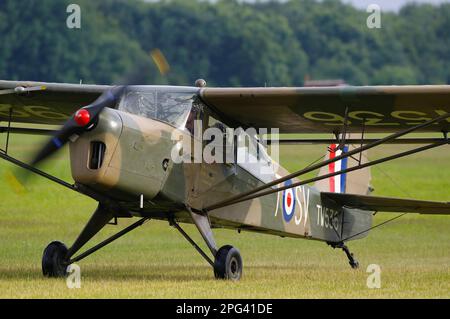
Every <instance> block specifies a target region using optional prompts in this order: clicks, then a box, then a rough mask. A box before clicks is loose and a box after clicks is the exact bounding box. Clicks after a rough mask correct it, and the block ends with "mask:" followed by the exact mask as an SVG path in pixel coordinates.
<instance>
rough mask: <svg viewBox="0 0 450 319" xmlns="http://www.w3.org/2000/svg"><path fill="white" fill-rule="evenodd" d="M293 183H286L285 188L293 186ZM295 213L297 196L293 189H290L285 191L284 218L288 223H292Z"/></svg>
mask: <svg viewBox="0 0 450 319" xmlns="http://www.w3.org/2000/svg"><path fill="white" fill-rule="evenodd" d="M291 184H292V182H291V181H290V180H289V181H286V182H285V183H284V186H289V185H291ZM294 212H295V194H294V189H293V188H288V189H286V190H284V191H283V217H284V220H285V221H286V222H290V221H291V219H292V217H294Z"/></svg>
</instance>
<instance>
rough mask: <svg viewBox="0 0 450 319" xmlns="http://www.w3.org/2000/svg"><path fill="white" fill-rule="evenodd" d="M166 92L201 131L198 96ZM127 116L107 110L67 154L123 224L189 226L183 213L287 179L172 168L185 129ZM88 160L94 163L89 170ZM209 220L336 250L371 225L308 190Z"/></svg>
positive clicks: (230, 169) (232, 169) (122, 110)
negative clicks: (117, 208) (128, 220)
mask: <svg viewBox="0 0 450 319" xmlns="http://www.w3.org/2000/svg"><path fill="white" fill-rule="evenodd" d="M142 90H143V91H145V92H146V93H145V94H144V95H141V97H142V96H144V98H147V99H154V101H159V102H155V103H161V105H163V104H164V103H172V102H173V101H174V100H176V99H175V98H173V99H172V96H169V97H167V96H165V95H163V94H161V93H160V92H163V93H164V94H165V92H166V91H167V90H168V89H167V88H147V89H145V88H143V89H142ZM146 90H148V91H149V92H147V91H146ZM169 91H170V92H171V94H175V95H176V96H183V98H184V99H185V100H183V101H184V102H183V103H187V102H186V101H190V102H189V103H197V104H201V106H202V108H203V111H204V112H203V119H202V120H203V121H204V123H207V121H208V116H209V112H208V106H207V105H206V104H204V103H203V102H202V101H201V100H200V98H199V96H198V89H195V88H178V89H175V91H174V89H173V88H171V89H170V90H169ZM153 94H154V96H153ZM177 94H178V95H177ZM160 96H163V97H164V99H162V100H161V99H160ZM166 98H167V100H165V99H166ZM152 101H153V100H152ZM133 113H134V114H132V113H131V112H130V111H129V109H127V108H126V107H124V106H123V105H119V106H118V109H106V110H105V111H104V112H102V114H101V115H100V119H99V122H98V124H97V125H96V127H95V128H94V129H92V130H91V131H89V132H88V133H86V134H84V135H83V136H82V137H80V138H79V139H78V140H77V141H76V142H74V143H71V146H70V151H71V167H72V175H73V178H74V180H75V181H76V182H77V183H79V184H82V185H85V186H87V187H89V188H91V189H93V190H95V191H97V192H100V193H103V194H104V195H107V196H109V197H111V198H113V199H115V200H116V201H118V202H120V204H121V205H122V207H125V208H126V210H127V211H128V212H129V213H130V216H151V217H154V218H159V219H168V218H169V217H171V216H173V217H175V218H176V219H177V220H178V221H180V222H186V223H191V222H192V219H191V217H190V215H189V213H188V211H187V210H186V208H187V207H190V208H192V209H194V210H198V211H201V210H202V209H203V208H205V207H208V206H210V205H212V204H215V203H217V202H220V201H222V200H224V199H227V198H231V197H233V196H235V195H237V194H241V193H243V192H246V191H250V190H253V189H254V188H255V187H257V186H261V185H263V184H265V183H267V182H270V181H273V180H276V179H278V178H280V177H282V176H286V175H287V174H288V172H287V171H286V170H285V169H283V168H282V167H281V166H278V168H277V169H276V170H275V171H273V173H272V174H267V173H266V174H261V173H260V170H258V169H255V167H254V166H253V167H250V166H248V165H245V164H241V163H232V164H223V163H212V164H207V163H205V162H203V163H174V162H173V160H172V152H173V150H174V148H176V147H177V144H179V143H181V141H186V139H188V140H192V139H194V137H193V136H192V134H191V133H190V132H189V131H188V130H186V129H185V127H184V125H185V122H184V123H183V124H182V125H178V126H176V125H174V123H168V121H163V120H160V119H155V118H151V117H150V116H142V114H140V111H139V110H137V111H133ZM141 113H142V112H141ZM99 145H101V148H99ZM96 148H97V149H96ZM99 152H100V153H99ZM99 154H100V155H99ZM93 156H97V157H98V156H100V157H99V158H100V159H97V161H96V162H95V163H94V164H93V163H92V158H93ZM273 164H275V163H272V164H267V165H273ZM260 165H264V164H260ZM296 181H298V180H292V181H290V182H292V183H294V182H296ZM287 183H289V182H287ZM118 214H119V213H118ZM121 214H123V212H121ZM209 218H210V221H211V225H212V226H213V227H224V228H233V229H238V230H250V231H257V232H262V233H269V234H274V235H279V236H283V237H305V238H311V239H317V240H323V241H327V242H340V241H341V240H342V239H344V238H347V237H349V236H350V235H354V234H356V233H358V232H360V231H362V230H365V229H367V228H369V227H370V226H371V222H372V214H371V212H365V211H356V210H350V209H347V208H343V207H341V206H338V205H336V204H334V203H333V202H331V201H327V200H325V199H324V198H322V196H321V192H320V191H319V190H318V189H317V188H316V187H310V186H301V187H297V188H292V189H288V190H286V191H283V192H278V193H274V194H271V195H267V196H264V197H260V198H257V199H253V200H248V201H245V202H241V203H238V204H234V205H231V206H227V207H224V208H220V209H216V210H212V211H210V212H209ZM364 235H365V234H363V235H361V236H356V237H355V238H353V239H356V238H360V237H363V236H364Z"/></svg>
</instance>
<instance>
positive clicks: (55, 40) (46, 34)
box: [0, 0, 450, 86]
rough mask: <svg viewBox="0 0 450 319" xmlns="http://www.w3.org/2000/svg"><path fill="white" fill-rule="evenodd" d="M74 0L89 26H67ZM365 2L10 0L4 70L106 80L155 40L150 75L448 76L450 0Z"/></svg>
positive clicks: (298, 81) (399, 79)
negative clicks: (157, 53) (166, 69)
mask: <svg viewBox="0 0 450 319" xmlns="http://www.w3.org/2000/svg"><path fill="white" fill-rule="evenodd" d="M73 2H76V3H78V4H79V5H80V6H81V10H82V21H81V22H82V28H81V29H78V30H77V29H68V28H67V27H66V19H67V17H68V15H69V14H68V13H66V8H67V5H68V4H69V3H73ZM368 16H369V13H367V12H365V11H364V10H358V9H355V8H353V7H352V6H350V5H345V4H342V3H340V2H339V1H337V0H325V1H322V2H317V1H314V0H291V1H287V2H282V3H280V2H264V3H259V2H256V3H239V2H237V1H235V0H222V1H216V2H209V1H201V0H172V1H159V2H144V1H142V0H102V1H88V0H77V1H74V0H40V1H34V0H21V1H15V0H2V1H0V39H1V44H0V78H1V79H10V80H38V81H55V82H76V83H77V82H79V81H80V79H82V80H83V82H84V83H100V84H103V83H105V84H109V83H112V82H114V81H115V80H117V79H118V78H119V77H120V75H122V74H123V73H125V72H127V71H129V70H130V69H132V68H133V65H135V64H136V62H137V61H139V60H141V59H144V58H146V56H148V52H149V51H150V50H152V49H155V48H159V49H160V50H161V51H162V52H163V53H164V54H165V56H166V58H167V60H168V61H169V63H170V66H171V71H170V73H168V74H167V75H166V76H164V77H163V76H161V75H160V74H159V73H158V70H157V68H156V67H154V68H153V70H152V72H149V74H147V78H146V84H173V85H192V84H193V82H194V81H195V79H197V78H199V77H202V78H205V79H207V80H208V82H209V84H210V85H218V86H264V85H270V86H301V85H302V84H303V81H304V78H305V76H309V77H310V78H313V79H329V78H340V79H344V80H346V81H347V82H348V83H350V84H354V85H365V84H445V83H450V59H449V58H450V37H449V36H448V32H449V30H450V3H447V4H442V5H440V6H438V7H437V6H431V5H408V6H406V7H404V8H403V9H402V10H401V11H400V12H399V13H398V14H395V13H387V12H386V13H383V14H382V28H381V29H368V28H367V26H366V20H367V17H368Z"/></svg>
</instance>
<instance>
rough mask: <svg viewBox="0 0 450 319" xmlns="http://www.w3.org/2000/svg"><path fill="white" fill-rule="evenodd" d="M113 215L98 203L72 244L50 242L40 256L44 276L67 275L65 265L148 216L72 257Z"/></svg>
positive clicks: (125, 231)
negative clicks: (67, 245)
mask: <svg viewBox="0 0 450 319" xmlns="http://www.w3.org/2000/svg"><path fill="white" fill-rule="evenodd" d="M113 217H114V216H113V215H112V213H111V210H110V209H108V208H107V207H105V206H103V205H102V204H99V206H98V208H97V210H96V211H95V212H94V214H93V215H92V217H91V219H90V220H89V222H88V223H87V224H86V226H85V227H84V229H83V231H82V232H81V234H80V235H79V236H78V238H77V239H76V240H75V242H74V244H73V245H72V246H71V247H70V248H67V247H66V246H65V245H64V244H63V243H61V242H58V241H54V242H52V243H50V244H49V245H48V246H47V248H45V250H44V254H43V256H42V273H43V274H44V276H46V277H65V276H66V275H67V271H66V269H67V267H68V266H69V265H70V264H73V263H75V262H77V261H80V260H82V259H84V258H86V257H87V256H89V255H91V254H93V253H94V252H96V251H97V250H99V249H100V248H103V247H104V246H106V245H108V244H110V243H112V242H113V241H115V240H116V239H119V238H120V237H122V236H123V235H125V234H127V233H129V232H130V231H132V230H134V229H135V228H137V227H139V226H141V225H143V224H144V223H145V222H146V221H147V220H149V218H147V217H144V218H141V219H140V220H138V221H137V222H135V223H134V224H132V225H130V226H128V227H126V228H124V229H123V230H121V231H119V232H118V233H116V234H115V235H113V236H111V237H109V238H108V239H106V240H104V241H102V242H101V243H99V244H97V245H95V246H94V247H92V248H90V249H88V250H86V251H85V252H83V253H82V254H79V255H78V256H76V257H73V256H74V255H75V254H76V253H77V252H78V251H79V250H80V249H81V248H82V247H83V246H84V245H85V244H86V243H87V242H88V241H89V240H90V239H91V238H92V237H94V236H95V235H96V234H97V233H98V232H99V231H100V230H101V229H102V228H103V227H104V226H105V225H106V224H108V222H109V221H110V220H111V219H112V218H113Z"/></svg>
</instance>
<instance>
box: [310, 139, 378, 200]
mask: <svg viewBox="0 0 450 319" xmlns="http://www.w3.org/2000/svg"><path fill="white" fill-rule="evenodd" d="M347 138H351V139H360V138H361V134H348V135H347ZM360 146H361V145H345V146H344V147H343V148H342V149H338V147H339V144H332V145H330V147H329V148H328V152H327V154H326V155H325V157H324V160H329V159H333V158H335V157H337V156H340V155H342V154H343V153H346V152H349V151H351V150H353V149H355V148H359V147H360ZM360 162H361V164H364V163H367V162H368V157H367V152H363V153H362V154H355V155H354V156H352V157H345V158H343V159H342V160H340V161H337V162H333V163H330V164H329V165H327V166H324V167H322V168H321V169H320V172H319V176H323V175H327V174H330V173H335V172H340V171H343V170H346V169H347V168H350V167H354V166H358V165H359V164H360ZM370 181H371V172H370V168H369V167H366V168H363V169H360V170H356V171H353V172H350V173H344V174H340V175H336V176H334V177H330V178H327V179H323V180H321V181H318V182H316V184H315V187H316V188H317V189H318V190H320V191H321V192H331V193H349V194H358V195H368V194H369V193H370Z"/></svg>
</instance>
